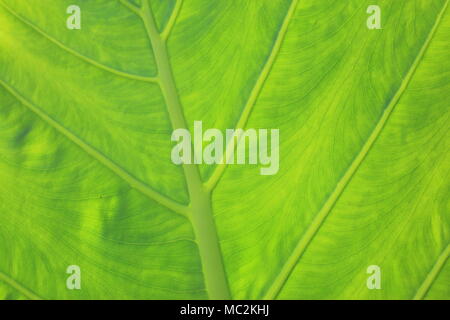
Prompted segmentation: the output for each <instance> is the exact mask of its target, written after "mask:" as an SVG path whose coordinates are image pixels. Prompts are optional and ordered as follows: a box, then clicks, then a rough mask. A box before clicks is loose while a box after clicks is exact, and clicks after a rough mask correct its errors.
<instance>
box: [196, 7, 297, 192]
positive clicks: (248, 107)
mask: <svg viewBox="0 0 450 320" xmlns="http://www.w3.org/2000/svg"><path fill="white" fill-rule="evenodd" d="M297 4H298V0H293V1H292V2H291V5H290V7H289V9H288V12H287V14H286V16H285V18H284V20H283V23H282V25H281V28H280V30H279V31H278V35H277V38H276V40H275V43H274V45H273V47H272V50H271V52H270V54H269V57H268V59H267V61H266V63H265V65H264V67H263V69H262V71H261V73H260V74H259V76H258V79H257V80H256V83H255V85H254V87H253V89H252V91H251V93H250V96H249V98H248V100H247V102H246V104H245V106H244V109H243V110H242V113H241V115H240V117H239V120H238V122H237V123H236V126H235V130H238V129H244V128H245V126H246V125H247V122H248V119H249V117H250V114H251V112H252V109H253V107H254V106H255V104H256V101H257V100H258V97H259V95H260V93H261V91H262V89H263V87H264V83H265V82H266V80H267V78H268V76H269V74H270V71H271V70H272V67H273V65H274V63H275V60H276V57H277V56H278V53H279V51H280V49H281V45H282V43H283V40H284V38H285V37H286V33H287V30H288V28H289V24H290V22H291V20H292V16H293V15H294V12H295V9H296V7H297ZM241 137H242V135H241V136H239V137H238V138H237V143H236V144H235V143H234V141H233V140H232V141H230V143H229V144H228V145H227V146H226V151H225V152H224V154H223V156H222V159H221V161H220V162H219V164H218V165H217V166H216V167H215V169H214V171H213V173H212V174H211V177H210V178H209V179H208V181H207V182H206V184H205V185H206V188H207V189H208V190H210V191H211V190H213V189H214V188H215V187H216V185H217V184H218V183H219V181H220V179H221V178H222V176H223V174H224V172H225V169H226V167H227V163H228V161H226V160H227V159H226V157H227V155H231V154H232V151H233V148H234V147H235V146H237V145H239V141H240V139H241Z"/></svg>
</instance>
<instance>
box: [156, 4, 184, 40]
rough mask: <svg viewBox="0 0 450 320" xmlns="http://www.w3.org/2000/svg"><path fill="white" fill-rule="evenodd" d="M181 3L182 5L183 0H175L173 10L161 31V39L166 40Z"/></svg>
mask: <svg viewBox="0 0 450 320" xmlns="http://www.w3.org/2000/svg"><path fill="white" fill-rule="evenodd" d="M182 5H183V0H177V2H176V3H175V7H174V8H173V12H172V14H171V16H170V18H169V21H168V22H167V25H166V27H165V28H164V30H163V32H162V33H161V38H162V39H163V40H167V39H168V38H169V36H170V33H171V32H172V29H173V27H174V26H175V22H176V21H177V18H178V16H179V14H180V11H181V7H182Z"/></svg>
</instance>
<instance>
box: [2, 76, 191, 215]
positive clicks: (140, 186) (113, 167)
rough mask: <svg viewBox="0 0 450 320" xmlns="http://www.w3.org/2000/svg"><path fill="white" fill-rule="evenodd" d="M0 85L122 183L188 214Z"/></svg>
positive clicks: (179, 211)
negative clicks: (120, 179)
mask: <svg viewBox="0 0 450 320" xmlns="http://www.w3.org/2000/svg"><path fill="white" fill-rule="evenodd" d="M0 84H1V85H2V86H3V87H4V88H5V89H6V90H7V91H8V92H9V93H10V94H11V95H12V96H14V97H15V98H16V99H17V100H18V101H20V102H21V103H22V104H23V105H24V106H26V107H27V108H28V109H30V110H31V111H32V112H34V113H35V114H36V115H37V116H39V117H40V118H41V119H42V120H43V121H45V122H47V123H48V124H49V125H51V126H52V127H53V128H55V129H56V130H57V131H58V132H60V133H61V134H63V135H64V136H65V137H66V138H68V139H69V140H71V141H72V142H73V143H75V144H76V145H77V146H79V147H80V148H81V149H83V150H84V151H85V152H86V153H87V154H89V155H90V156H91V157H93V158H94V159H96V160H97V161H99V162H100V163H101V164H103V165H104V166H106V167H107V168H109V169H110V170H111V171H112V172H114V173H115V174H116V175H117V176H119V177H120V178H122V179H123V180H124V181H126V182H127V183H128V184H129V185H130V186H131V187H132V188H134V189H136V190H138V191H139V192H141V193H142V194H144V195H146V196H147V197H149V198H151V199H153V200H155V201H156V202H158V203H159V204H161V205H163V206H165V207H167V208H169V209H170V210H172V211H174V212H175V213H177V214H180V215H182V216H187V212H188V210H187V209H188V208H187V206H184V205H182V204H180V203H178V202H175V201H174V200H172V199H170V198H168V197H166V196H164V195H162V194H161V193H159V192H157V191H155V190H153V189H152V188H151V187H149V186H148V185H146V184H144V183H143V182H141V181H139V180H138V179H136V178H135V177H133V176H132V175H131V174H130V173H128V172H127V171H125V170H124V169H123V168H121V167H120V166H118V165H117V164H116V163H115V162H113V161H112V160H110V159H109V158H108V157H106V156H105V155H104V154H102V153H101V152H100V151H98V150H96V149H95V148H94V147H92V146H90V145H89V144H88V143H86V142H84V141H83V140H82V139H80V138H79V137H78V136H77V135H75V134H74V133H72V132H71V131H70V130H68V129H66V128H65V127H64V126H63V125H61V124H60V123H59V122H58V121H56V120H55V119H53V118H52V117H50V116H49V115H48V114H47V113H45V112H44V111H43V110H42V109H41V108H39V107H38V106H36V105H34V104H33V103H31V102H30V101H28V100H27V99H26V98H24V97H23V96H22V95H21V94H20V93H19V92H18V91H17V90H16V89H14V88H13V87H11V86H10V85H9V84H8V83H6V82H5V81H3V80H1V79H0Z"/></svg>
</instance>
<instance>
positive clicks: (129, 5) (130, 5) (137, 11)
mask: <svg viewBox="0 0 450 320" xmlns="http://www.w3.org/2000/svg"><path fill="white" fill-rule="evenodd" d="M144 1H146V0H144ZM119 2H120V3H121V4H123V5H124V6H125V7H127V8H128V9H130V10H131V11H132V12H134V13H135V14H137V15H140V14H141V11H140V10H141V8H140V7H138V6H137V5H135V4H134V3H132V2H131V1H129V0H119Z"/></svg>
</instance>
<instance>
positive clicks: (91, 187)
mask: <svg viewBox="0 0 450 320" xmlns="http://www.w3.org/2000/svg"><path fill="white" fill-rule="evenodd" d="M77 2H78V3H77ZM448 2H449V0H433V1H429V0H397V1H388V0H376V1H374V0H371V1H366V0H345V1H328V0H317V1H308V0H275V1H274V0H248V1H238V0H227V1H225V0H216V1H203V0H171V1H162V0H150V1H149V2H147V0H141V1H127V0H114V1H112V0H97V1H89V2H88V1H72V0H71V1H68V0H58V1H54V0H29V1H15V0H0V182H1V183H0V218H1V219H0V298H3V299H41V298H42V299H120V298H126V299H206V298H212V299H230V298H233V299H262V298H265V299H276V298H280V299H413V298H415V299H449V298H450V288H449V286H448V281H449V274H450V273H449V272H450V269H449V262H448V256H449V254H450V214H449V212H450V210H449V209H450V208H449V201H448V199H449V198H450V184H449V181H450V179H449V178H450V153H449V152H448V150H450V148H449V147H450V136H449V130H448V128H449V127H448V123H449V120H450V108H449V105H448V101H449V92H450V76H449V75H450V62H449V61H450V41H449V39H450V12H449V9H448ZM72 4H77V5H79V6H80V8H81V12H82V15H81V21H82V22H81V23H82V24H81V29H80V30H69V29H68V28H66V19H67V17H68V14H67V13H66V8H67V7H68V6H69V5H72ZM369 5H379V6H380V8H381V12H382V15H381V17H382V20H381V21H382V29H379V30H377V29H375V30H369V29H368V28H367V26H366V21H367V18H368V17H369V15H368V13H367V12H366V9H367V7H368V6H369ZM196 120H201V121H203V127H204V130H206V128H218V129H220V130H222V131H223V130H225V129H226V128H268V129H279V130H280V146H279V150H280V170H279V172H278V173H277V174H275V175H272V176H266V175H260V174H259V167H258V166H257V165H228V166H226V165H220V164H219V165H217V166H213V165H205V164H202V165H183V166H177V165H175V164H173V163H172V161H171V158H170V154H171V149H172V147H173V143H172V142H171V134H172V131H173V130H174V129H177V128H188V129H190V130H192V129H193V123H194V121H196ZM71 265H77V266H79V267H80V269H81V289H80V290H69V289H68V288H67V287H66V280H67V278H68V277H69V274H67V273H66V270H67V267H68V266H71ZM371 265H376V266H379V267H380V270H381V289H379V290H377V289H375V290H370V289H368V287H367V285H366V283H367V279H368V277H369V276H370V275H369V274H367V268H368V267H369V266H371Z"/></svg>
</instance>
